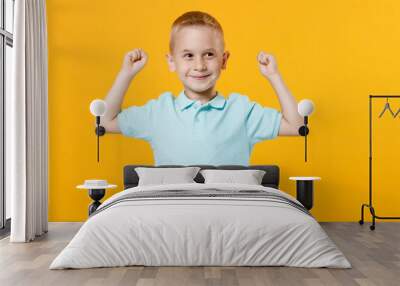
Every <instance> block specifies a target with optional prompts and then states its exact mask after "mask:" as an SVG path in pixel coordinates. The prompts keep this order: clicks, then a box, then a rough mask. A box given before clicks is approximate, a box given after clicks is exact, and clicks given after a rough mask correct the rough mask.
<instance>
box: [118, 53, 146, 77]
mask: <svg viewBox="0 0 400 286" xmlns="http://www.w3.org/2000/svg"><path fill="white" fill-rule="evenodd" d="M146 62H147V54H146V53H145V52H144V51H143V50H142V49H134V50H132V51H130V52H128V53H127V54H126V55H125V57H124V61H123V63H122V71H123V72H125V73H127V74H128V75H130V76H134V75H136V74H137V73H138V72H139V71H140V70H141V69H142V68H143V67H144V65H145V64H146Z"/></svg>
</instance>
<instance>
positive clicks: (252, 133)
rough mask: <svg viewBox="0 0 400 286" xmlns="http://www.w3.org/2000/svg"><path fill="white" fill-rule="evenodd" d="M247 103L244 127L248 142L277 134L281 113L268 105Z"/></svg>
mask: <svg viewBox="0 0 400 286" xmlns="http://www.w3.org/2000/svg"><path fill="white" fill-rule="evenodd" d="M249 104H250V109H249V113H248V115H247V120H246V128H247V135H248V136H249V139H250V143H251V144H252V145H253V144H255V143H257V142H260V141H262V140H268V139H274V138H275V137H276V136H278V132H279V128H280V125H281V119H282V113H280V112H279V111H278V110H276V109H273V108H270V107H262V106H261V105H260V104H258V103H255V102H249Z"/></svg>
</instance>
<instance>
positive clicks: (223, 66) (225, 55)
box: [221, 51, 230, 70]
mask: <svg viewBox="0 0 400 286" xmlns="http://www.w3.org/2000/svg"><path fill="white" fill-rule="evenodd" d="M229 56H230V53H229V51H225V52H224V54H223V55H222V67H221V68H222V69H223V70H224V69H226V63H227V62H228V59H229Z"/></svg>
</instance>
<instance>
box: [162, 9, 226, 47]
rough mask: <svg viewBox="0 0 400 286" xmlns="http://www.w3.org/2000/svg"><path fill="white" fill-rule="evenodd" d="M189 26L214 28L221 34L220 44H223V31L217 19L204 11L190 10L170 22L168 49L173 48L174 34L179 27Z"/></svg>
mask: <svg viewBox="0 0 400 286" xmlns="http://www.w3.org/2000/svg"><path fill="white" fill-rule="evenodd" d="M189 26H207V27H210V28H212V29H214V30H215V31H217V32H219V33H220V34H221V38H222V44H223V45H224V32H223V31H222V27H221V25H220V24H219V22H218V21H217V19H215V18H214V17H213V16H211V15H210V14H208V13H205V12H201V11H190V12H186V13H184V14H182V15H181V16H179V17H178V18H177V19H176V20H175V21H174V23H173V24H172V27H171V36H170V41H169V49H170V51H171V52H172V51H173V48H174V41H173V40H174V39H173V37H174V34H175V33H176V32H177V31H179V29H181V28H184V27H189Z"/></svg>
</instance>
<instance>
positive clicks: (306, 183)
mask: <svg viewBox="0 0 400 286" xmlns="http://www.w3.org/2000/svg"><path fill="white" fill-rule="evenodd" d="M289 179H290V180H292V181H296V199H297V200H298V201H299V202H300V203H302V205H303V206H304V207H305V208H306V209H308V210H311V209H312V207H313V203H314V186H313V183H314V181H316V180H320V179H321V178H320V177H290V178H289Z"/></svg>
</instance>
